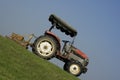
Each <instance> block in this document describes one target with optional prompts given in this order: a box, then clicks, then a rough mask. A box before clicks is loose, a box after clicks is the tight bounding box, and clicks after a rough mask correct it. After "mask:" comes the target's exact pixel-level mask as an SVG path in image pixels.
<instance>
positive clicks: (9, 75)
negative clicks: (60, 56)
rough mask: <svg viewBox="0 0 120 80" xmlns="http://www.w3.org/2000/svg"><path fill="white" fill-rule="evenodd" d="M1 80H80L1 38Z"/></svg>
mask: <svg viewBox="0 0 120 80" xmlns="http://www.w3.org/2000/svg"><path fill="white" fill-rule="evenodd" d="M0 80H79V79H78V78H76V77H74V76H72V75H70V74H69V73H67V72H65V71H64V70H62V69H60V68H59V67H57V66H56V65H54V64H52V63H50V62H49V61H47V60H44V59H41V58H39V57H38V56H36V55H35V54H33V53H31V52H30V51H28V50H26V49H24V48H23V47H21V46H20V45H18V44H16V43H15V42H13V41H11V40H9V39H7V38H4V37H2V36H0Z"/></svg>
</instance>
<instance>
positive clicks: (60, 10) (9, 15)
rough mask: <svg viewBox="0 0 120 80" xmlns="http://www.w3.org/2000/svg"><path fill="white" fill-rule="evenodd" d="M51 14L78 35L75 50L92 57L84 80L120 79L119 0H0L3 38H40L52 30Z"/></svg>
mask: <svg viewBox="0 0 120 80" xmlns="http://www.w3.org/2000/svg"><path fill="white" fill-rule="evenodd" d="M52 13H54V14H56V15H57V16H59V17H60V18H62V19H63V20H64V21H66V22H67V23H68V24H70V25H71V26H73V27H74V28H75V29H76V30H77V31H78V35H77V37H76V40H75V46H76V47H78V48H79V49H81V50H82V51H83V52H85V53H86V54H87V55H88V56H89V59H90V64H89V65H88V72H87V73H86V74H84V75H81V76H80V78H81V80H119V79H120V77H119V74H120V72H119V71H120V70H119V68H120V63H119V60H120V59H119V57H120V31H119V30H120V0H74V1H73V0H71V1H70V0H69V1H68V0H0V34H1V35H8V34H10V33H12V32H16V33H19V34H29V33H34V34H35V35H37V36H40V35H42V34H43V32H44V30H46V29H48V28H49V26H51V24H50V22H49V21H48V17H49V15H50V14H52ZM58 35H59V36H60V37H61V38H65V37H63V36H64V34H61V33H58ZM53 62H55V63H56V64H57V65H59V66H61V65H63V63H62V62H59V61H58V60H53Z"/></svg>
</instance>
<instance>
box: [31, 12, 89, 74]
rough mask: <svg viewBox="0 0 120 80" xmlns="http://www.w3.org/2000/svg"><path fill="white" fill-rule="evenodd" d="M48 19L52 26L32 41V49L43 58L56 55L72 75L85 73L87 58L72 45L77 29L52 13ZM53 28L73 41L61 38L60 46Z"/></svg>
mask: <svg viewBox="0 0 120 80" xmlns="http://www.w3.org/2000/svg"><path fill="white" fill-rule="evenodd" d="M49 21H50V22H51V24H52V26H51V27H50V28H49V30H47V31H45V33H44V35H42V36H40V37H38V38H37V39H36V40H35V41H34V43H33V45H32V51H33V52H34V53H35V54H37V55H38V56H40V57H41V58H43V59H47V60H49V59H51V58H53V57H56V58H58V59H60V60H62V61H63V62H65V64H64V67H63V68H64V70H65V71H67V72H69V73H71V74H72V75H75V76H79V75H80V74H81V73H86V72H87V68H86V66H87V65H88V63H89V59H88V57H87V55H86V54H84V53H83V52H82V51H80V50H79V49H77V48H76V47H74V46H73V43H74V39H75V36H76V35H77V31H76V30H75V29H73V28H72V27H71V26H69V25H68V24H67V23H65V22H64V21H63V20H61V19H60V18H59V17H57V16H56V15H54V14H51V15H50V17H49ZM53 28H56V29H59V30H60V31H61V32H64V33H65V34H66V35H69V36H70V37H72V38H73V41H71V42H70V41H68V40H62V42H63V43H64V45H63V46H62V45H61V40H60V38H59V37H58V36H56V35H55V34H54V33H53V32H52V29H53ZM61 46H62V47H61Z"/></svg>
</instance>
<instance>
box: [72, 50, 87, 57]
mask: <svg viewBox="0 0 120 80" xmlns="http://www.w3.org/2000/svg"><path fill="white" fill-rule="evenodd" d="M74 51H75V53H76V54H77V55H79V56H81V57H82V58H84V59H88V56H87V55H86V54H85V53H83V52H82V51H81V50H79V49H75V50H74Z"/></svg>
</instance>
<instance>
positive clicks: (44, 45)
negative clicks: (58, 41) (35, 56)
mask: <svg viewBox="0 0 120 80" xmlns="http://www.w3.org/2000/svg"><path fill="white" fill-rule="evenodd" d="M37 51H38V52H39V54H40V55H42V56H50V55H51V54H53V51H54V47H53V45H52V43H51V42H49V41H41V42H39V43H38V45H37Z"/></svg>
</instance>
